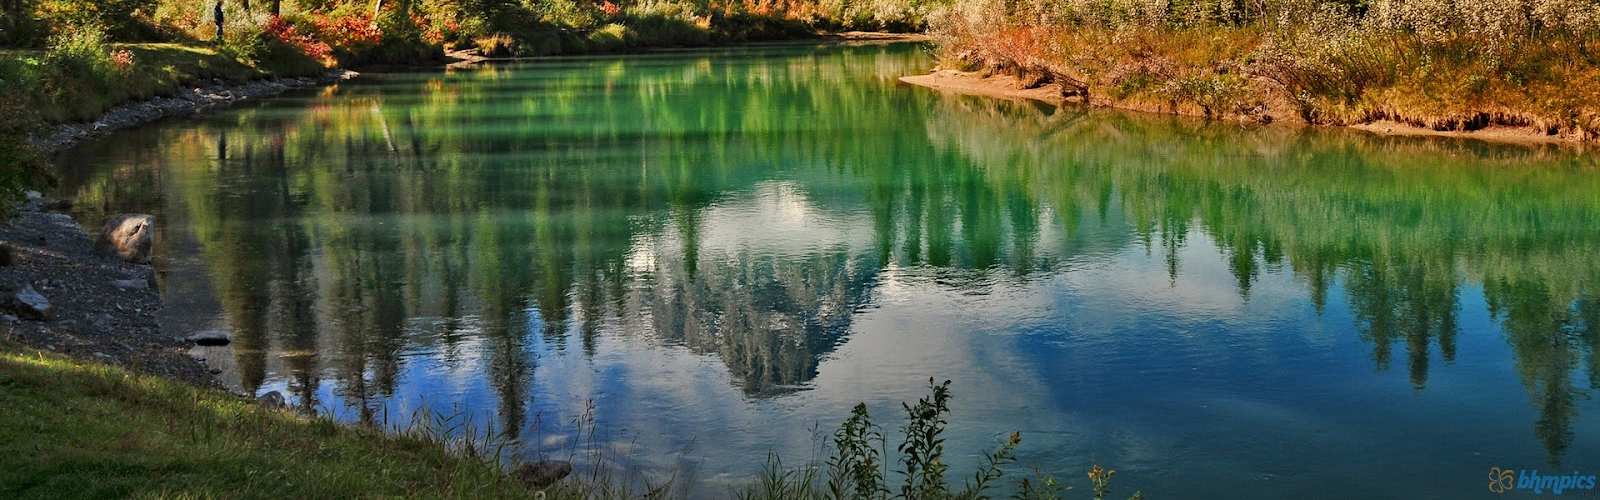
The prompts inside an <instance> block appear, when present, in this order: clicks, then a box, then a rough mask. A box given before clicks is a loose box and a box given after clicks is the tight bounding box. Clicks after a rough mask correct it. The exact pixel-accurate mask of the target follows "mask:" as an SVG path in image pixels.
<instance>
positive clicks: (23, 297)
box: [4, 285, 55, 320]
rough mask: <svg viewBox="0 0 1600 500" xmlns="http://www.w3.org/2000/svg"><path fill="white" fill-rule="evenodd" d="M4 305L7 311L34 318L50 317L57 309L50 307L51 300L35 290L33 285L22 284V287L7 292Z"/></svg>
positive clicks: (43, 318)
mask: <svg viewBox="0 0 1600 500" xmlns="http://www.w3.org/2000/svg"><path fill="white" fill-rule="evenodd" d="M4 305H5V309H6V310H7V311H11V312H13V313H16V315H17V316H18V317H22V318H27V319H32V320H47V319H50V315H51V313H53V312H54V311H55V309H54V308H52V307H50V300H49V299H46V298H45V297H44V295H43V294H41V293H39V291H38V290H34V289H33V285H22V288H19V289H16V290H14V291H12V292H11V293H8V294H6V297H5V304H4Z"/></svg>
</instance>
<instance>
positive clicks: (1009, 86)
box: [900, 70, 1584, 145]
mask: <svg viewBox="0 0 1600 500" xmlns="http://www.w3.org/2000/svg"><path fill="white" fill-rule="evenodd" d="M900 81H902V82H905V83H908V84H911V85H916V86H919V87H927V88H931V89H935V90H939V91H943V92H951V93H956V94H965V95H975V96H984V97H993V98H999V99H1012V100H1026V101H1037V102H1043V103H1047V104H1051V105H1057V106H1059V105H1063V104H1067V103H1079V104H1081V103H1083V102H1084V101H1083V99H1081V98H1079V97H1076V96H1067V95H1064V93H1063V92H1062V89H1061V87H1060V86H1059V85H1057V84H1054V83H1051V84H1045V85H1042V86H1038V87H1034V88H1025V87H1026V86H1025V85H1023V84H1022V81H1021V80H1019V79H1017V78H1015V77H1012V76H1010V75H1006V74H995V75H992V76H984V75H982V74H979V73H977V72H966V71H955V70H935V71H933V72H931V73H928V74H925V75H912V76H905V77H901V78H900ZM1089 104H1090V105H1093V106H1100V107H1109V108H1116V109H1125V110H1131V111H1139V112H1146V113H1160V114H1169V115H1182V116H1196V117H1205V116H1206V113H1205V112H1204V110H1202V109H1199V108H1198V107H1184V106H1172V105H1161V104H1149V103H1140V102H1117V101H1112V100H1108V99H1091V100H1090V101H1089ZM1235 121H1237V120H1235ZM1251 121H1261V122H1271V123H1277V124H1290V125H1297V126H1307V123H1306V122H1305V120H1304V119H1301V118H1300V117H1299V116H1298V115H1297V114H1296V113H1294V111H1293V110H1292V109H1290V108H1289V107H1287V106H1286V105H1274V106H1269V107H1268V108H1267V109H1265V110H1262V114H1260V115H1258V116H1257V117H1255V118H1254V119H1252V120H1251ZM1349 128H1354V129H1357V130H1363V131H1367V132H1371V133H1374V134H1379V135H1389V136H1417V137H1454V138H1461V139H1476V140H1482V141H1490V142H1497V143H1509V144H1569V145H1581V144H1584V143H1583V141H1581V140H1580V139H1577V138H1575V137H1573V136H1565V135H1549V134H1544V133H1540V132H1539V131H1537V130H1534V129H1533V128H1519V127H1500V126H1492V127H1486V128H1483V129H1479V130H1472V131H1439V130H1433V129H1429V128H1425V127H1418V126H1415V125H1410V124H1406V123H1400V122H1395V121H1387V120H1383V121H1374V122H1370V123H1362V124H1355V125H1350V126H1349Z"/></svg>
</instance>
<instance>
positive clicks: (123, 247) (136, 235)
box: [94, 214, 156, 264]
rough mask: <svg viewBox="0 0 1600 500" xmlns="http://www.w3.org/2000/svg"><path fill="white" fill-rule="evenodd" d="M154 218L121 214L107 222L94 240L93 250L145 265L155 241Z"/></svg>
mask: <svg viewBox="0 0 1600 500" xmlns="http://www.w3.org/2000/svg"><path fill="white" fill-rule="evenodd" d="M155 226H156V218H155V216H152V215H144V214H122V215H118V216H116V217H112V218H111V219H109V220H107V221H106V223H105V225H104V226H102V227H101V228H100V237H99V238H97V239H95V242H94V248H95V250H97V251H99V252H101V253H105V254H115V255H117V256H119V257H122V259H123V260H126V261H129V262H136V263H139V264H147V263H149V262H150V248H151V246H152V243H153V242H154V240H155V229H156V228H155Z"/></svg>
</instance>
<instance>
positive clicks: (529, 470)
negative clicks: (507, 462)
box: [511, 460, 572, 488]
mask: <svg viewBox="0 0 1600 500" xmlns="http://www.w3.org/2000/svg"><path fill="white" fill-rule="evenodd" d="M571 473H572V463H570V462H564V461H561V460H543V461H539V462H534V463H531V464H522V465H518V466H517V468H516V470H513V471H512V472H511V474H512V475H513V476H515V477H516V478H517V479H520V480H522V482H525V483H528V484H529V485H531V486H533V487H535V488H543V487H546V486H550V485H552V484H555V482H556V481H560V480H561V478H564V477H567V475H568V474H571Z"/></svg>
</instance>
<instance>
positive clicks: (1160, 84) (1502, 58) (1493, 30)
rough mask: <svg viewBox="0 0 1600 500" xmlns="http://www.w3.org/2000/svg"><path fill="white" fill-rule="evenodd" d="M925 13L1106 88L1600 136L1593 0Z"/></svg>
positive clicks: (1150, 5) (998, 55)
mask: <svg viewBox="0 0 1600 500" xmlns="http://www.w3.org/2000/svg"><path fill="white" fill-rule="evenodd" d="M930 19H931V20H930V26H931V32H932V34H934V35H935V38H936V39H937V40H938V41H939V44H940V55H941V58H942V62H943V63H944V64H945V65H946V66H955V67H962V68H964V69H981V70H984V71H987V72H1009V73H1012V74H1014V75H1016V76H1019V77H1022V84H1023V85H1025V86H1031V85H1042V84H1045V83H1056V82H1066V83H1068V84H1067V85H1063V90H1064V91H1066V92H1068V93H1072V94H1087V95H1088V96H1089V99H1090V100H1093V101H1095V102H1099V103H1103V104H1110V105H1119V106H1125V107H1133V108H1139V109H1149V110H1158V111H1167V112H1178V113H1184V114H1203V115H1206V116H1215V117H1229V118H1245V119H1262V120H1266V119H1271V118H1278V119H1282V118H1291V119H1298V120H1304V121H1306V122H1310V123H1319V124H1337V125H1348V124H1360V123H1370V122H1374V121H1379V120H1392V121H1397V122H1403V123H1407V124H1411V125H1417V126H1422V127H1427V128H1431V129H1435V130H1475V129H1481V128H1484V127H1489V126H1495V125H1499V126H1512V127H1525V128H1528V129H1530V130H1532V131H1535V132H1537V133H1540V134H1549V135H1563V136H1568V137H1573V138H1579V139H1594V138H1596V137H1600V135H1597V134H1600V132H1597V131H1600V104H1597V103H1600V51H1597V50H1596V49H1597V48H1600V3H1597V2H1593V1H1590V0H1190V1H1184V0H1055V1H1045V2H1031V3H1025V2H1012V1H1007V0H980V1H977V2H958V3H956V4H953V5H951V6H949V7H947V8H944V9H941V10H939V11H937V12H936V13H934V14H933V15H932V17H931V18H930Z"/></svg>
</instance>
